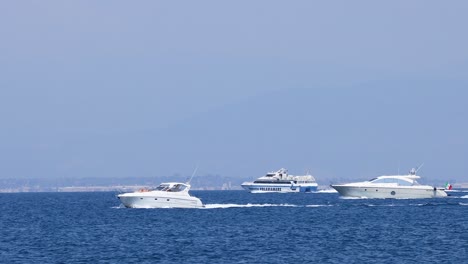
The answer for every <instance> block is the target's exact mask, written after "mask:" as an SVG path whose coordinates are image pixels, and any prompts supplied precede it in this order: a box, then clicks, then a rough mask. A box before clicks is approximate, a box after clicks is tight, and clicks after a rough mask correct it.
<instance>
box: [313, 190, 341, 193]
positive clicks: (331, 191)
mask: <svg viewBox="0 0 468 264" xmlns="http://www.w3.org/2000/svg"><path fill="white" fill-rule="evenodd" d="M316 193H337V191H336V190H335V189H326V190H318V191H316Z"/></svg>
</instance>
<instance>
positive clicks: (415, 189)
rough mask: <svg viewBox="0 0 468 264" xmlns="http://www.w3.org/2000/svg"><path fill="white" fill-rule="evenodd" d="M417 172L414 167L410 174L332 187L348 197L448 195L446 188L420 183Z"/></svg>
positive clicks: (408, 197)
mask: <svg viewBox="0 0 468 264" xmlns="http://www.w3.org/2000/svg"><path fill="white" fill-rule="evenodd" d="M416 172H417V170H416V169H412V170H411V171H410V172H409V174H408V175H392V176H379V177H377V178H374V179H371V180H369V181H364V182H355V183H347V184H333V185H331V187H333V188H334V189H335V190H337V191H338V192H339V193H340V195H342V196H347V197H361V198H400V199H419V198H435V197H445V196H447V193H446V192H445V189H444V188H437V187H433V186H430V185H421V184H419V183H418V182H417V181H416V180H417V179H420V178H421V177H420V176H417V175H416Z"/></svg>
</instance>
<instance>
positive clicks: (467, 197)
mask: <svg viewBox="0 0 468 264" xmlns="http://www.w3.org/2000/svg"><path fill="white" fill-rule="evenodd" d="M460 198H463V199H468V195H463V196H462V197H460Z"/></svg>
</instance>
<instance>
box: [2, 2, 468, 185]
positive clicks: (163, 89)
mask: <svg viewBox="0 0 468 264" xmlns="http://www.w3.org/2000/svg"><path fill="white" fill-rule="evenodd" d="M467 11H468V3H467V2H466V1H449V2H441V1H388V2H380V1H299V0H298V1H271V0H268V1H137V2H132V3H130V2H128V1H47V0H46V1H2V2H1V3H0V36H1V41H0V178H44V177H47V178H54V177H55V178H57V177H108V178H114V177H115V178H118V177H136V176H139V177H141V176H145V177H152V176H155V177H156V176H167V175H173V174H183V175H190V174H191V173H192V171H193V169H194V168H195V166H196V165H197V164H198V166H199V170H198V174H200V175H204V174H215V175H222V176H228V177H239V178H249V177H250V178H252V179H254V178H257V177H260V176H262V175H263V174H265V173H266V172H267V171H272V170H277V169H279V168H281V167H285V168H287V169H289V172H290V173H292V174H302V173H304V172H306V171H309V172H311V173H312V174H313V175H314V176H315V177H316V178H317V180H318V181H319V183H322V184H328V183H330V182H335V181H339V180H343V179H362V178H368V177H374V176H377V175H382V174H395V173H397V172H398V171H400V172H406V171H407V170H409V169H410V168H411V167H415V166H418V165H419V164H421V163H424V167H423V168H422V169H421V171H420V172H421V175H422V176H423V177H424V178H426V179H428V181H436V180H437V181H445V180H447V181H451V182H468V162H466V161H467V157H468V139H467V136H468V122H466V120H467V116H468V106H467V104H466V101H467V100H468V74H467V72H468V49H467V48H466V47H468V35H467V34H466V25H468V17H467V16H466V13H467Z"/></svg>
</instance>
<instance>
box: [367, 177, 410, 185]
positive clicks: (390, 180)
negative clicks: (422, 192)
mask: <svg viewBox="0 0 468 264" xmlns="http://www.w3.org/2000/svg"><path fill="white" fill-rule="evenodd" d="M372 183H396V184H398V185H399V186H411V185H413V182H412V181H411V180H404V179H398V178H382V179H375V180H373V181H372Z"/></svg>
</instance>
